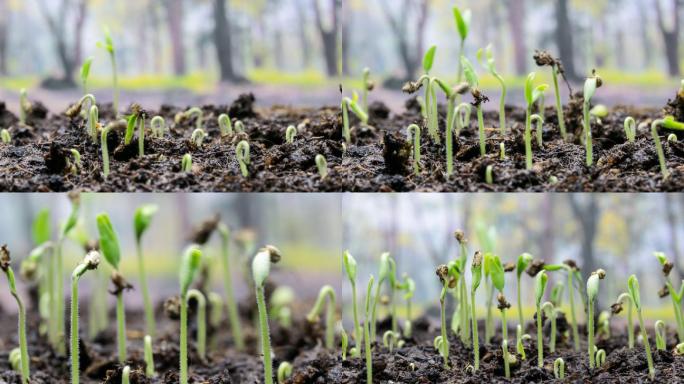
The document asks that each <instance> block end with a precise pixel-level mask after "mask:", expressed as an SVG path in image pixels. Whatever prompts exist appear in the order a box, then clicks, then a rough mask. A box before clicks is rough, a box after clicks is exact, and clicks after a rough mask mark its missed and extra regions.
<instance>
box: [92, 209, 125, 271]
mask: <svg viewBox="0 0 684 384" xmlns="http://www.w3.org/2000/svg"><path fill="white" fill-rule="evenodd" d="M97 230H98V232H99V233H100V252H102V254H103V255H104V258H105V259H106V260H107V262H108V263H109V265H111V266H112V267H113V268H114V269H119V261H120V260H121V249H120V248H119V238H118V236H117V235H116V231H115V230H114V226H113V225H112V222H111V220H109V215H107V214H106V213H101V214H99V215H97Z"/></svg>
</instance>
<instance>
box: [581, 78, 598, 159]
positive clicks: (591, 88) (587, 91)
mask: <svg viewBox="0 0 684 384" xmlns="http://www.w3.org/2000/svg"><path fill="white" fill-rule="evenodd" d="M601 85H603V81H602V80H601V78H600V77H599V76H598V75H597V74H596V71H594V73H593V75H592V76H591V77H589V78H587V80H586V81H585V82H584V104H583V110H584V145H585V146H586V150H587V166H588V167H591V165H592V164H593V163H594V154H593V147H592V143H591V120H590V118H589V109H590V108H591V99H592V98H593V97H594V94H595V93H596V89H598V88H600V87H601Z"/></svg>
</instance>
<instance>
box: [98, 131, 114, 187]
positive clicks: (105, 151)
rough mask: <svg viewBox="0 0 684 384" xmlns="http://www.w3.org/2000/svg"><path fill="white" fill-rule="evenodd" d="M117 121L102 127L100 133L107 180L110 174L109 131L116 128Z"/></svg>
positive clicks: (103, 165) (103, 171)
mask: <svg viewBox="0 0 684 384" xmlns="http://www.w3.org/2000/svg"><path fill="white" fill-rule="evenodd" d="M114 125H115V123H109V124H107V126H106V127H104V128H103V129H102V133H101V134H100V146H101V147H102V173H103V174H104V179H105V180H107V176H109V148H108V146H107V135H108V134H109V131H111V130H112V128H114Z"/></svg>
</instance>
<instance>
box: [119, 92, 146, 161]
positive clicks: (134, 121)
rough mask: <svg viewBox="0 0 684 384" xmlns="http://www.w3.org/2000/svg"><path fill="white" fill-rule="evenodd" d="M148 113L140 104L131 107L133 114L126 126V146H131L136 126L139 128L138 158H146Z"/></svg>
mask: <svg viewBox="0 0 684 384" xmlns="http://www.w3.org/2000/svg"><path fill="white" fill-rule="evenodd" d="M146 117H147V112H145V110H144V109H142V107H141V106H140V105H138V104H133V105H132V106H131V114H130V116H128V120H127V124H126V135H125V136H124V145H129V144H130V143H131V140H133V132H134V131H135V126H136V125H137V126H138V157H143V156H145V118H146Z"/></svg>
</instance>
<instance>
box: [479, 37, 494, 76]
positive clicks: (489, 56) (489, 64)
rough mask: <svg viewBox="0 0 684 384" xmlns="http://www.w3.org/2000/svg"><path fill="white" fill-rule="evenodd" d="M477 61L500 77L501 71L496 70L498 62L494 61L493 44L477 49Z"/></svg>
mask: <svg viewBox="0 0 684 384" xmlns="http://www.w3.org/2000/svg"><path fill="white" fill-rule="evenodd" d="M485 60H486V61H485ZM477 61H478V62H479V63H480V65H481V66H483V67H485V68H487V69H488V70H489V72H490V73H491V74H492V75H493V76H496V77H499V73H498V72H497V71H496V66H495V65H496V62H495V61H494V52H493V51H492V45H491V44H489V45H487V48H485V49H482V48H480V49H479V50H478V51H477Z"/></svg>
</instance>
